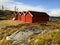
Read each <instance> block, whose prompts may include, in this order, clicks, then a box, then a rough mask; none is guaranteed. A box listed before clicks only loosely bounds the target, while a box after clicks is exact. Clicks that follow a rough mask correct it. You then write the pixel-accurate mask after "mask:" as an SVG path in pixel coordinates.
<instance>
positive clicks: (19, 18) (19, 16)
mask: <svg viewBox="0 0 60 45" xmlns="http://www.w3.org/2000/svg"><path fill="white" fill-rule="evenodd" d="M17 15H18V17H17V18H18V20H20V21H21V12H19V13H18V14H17Z"/></svg>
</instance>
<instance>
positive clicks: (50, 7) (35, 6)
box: [0, 0, 60, 16]
mask: <svg viewBox="0 0 60 45" xmlns="http://www.w3.org/2000/svg"><path fill="white" fill-rule="evenodd" d="M2 5H3V6H4V10H15V9H14V7H15V6H16V11H28V10H33V11H39V12H46V13H48V14H49V15H50V16H60V0H4V1H3V0H0V9H2Z"/></svg>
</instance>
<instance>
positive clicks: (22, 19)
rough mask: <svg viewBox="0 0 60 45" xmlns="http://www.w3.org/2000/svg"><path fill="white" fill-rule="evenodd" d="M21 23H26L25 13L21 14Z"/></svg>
mask: <svg viewBox="0 0 60 45" xmlns="http://www.w3.org/2000/svg"><path fill="white" fill-rule="evenodd" d="M21 21H24V22H25V14H24V13H22V14H21Z"/></svg>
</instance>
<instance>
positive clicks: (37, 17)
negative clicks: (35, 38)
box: [25, 11, 49, 23]
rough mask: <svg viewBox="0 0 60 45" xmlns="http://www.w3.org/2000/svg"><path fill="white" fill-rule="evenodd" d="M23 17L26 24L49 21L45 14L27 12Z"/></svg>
mask: <svg viewBox="0 0 60 45" xmlns="http://www.w3.org/2000/svg"><path fill="white" fill-rule="evenodd" d="M25 16H26V22H27V23H34V22H47V21H49V15H48V14H47V13H45V12H36V11H29V12H27V13H26V15H25Z"/></svg>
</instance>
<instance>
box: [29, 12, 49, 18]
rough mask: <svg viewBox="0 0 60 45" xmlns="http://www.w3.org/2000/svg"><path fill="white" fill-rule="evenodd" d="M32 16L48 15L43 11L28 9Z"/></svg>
mask: <svg viewBox="0 0 60 45" xmlns="http://www.w3.org/2000/svg"><path fill="white" fill-rule="evenodd" d="M29 12H30V13H31V14H32V15H33V16H48V17H49V15H48V14H47V13H45V12H37V11H29Z"/></svg>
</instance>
